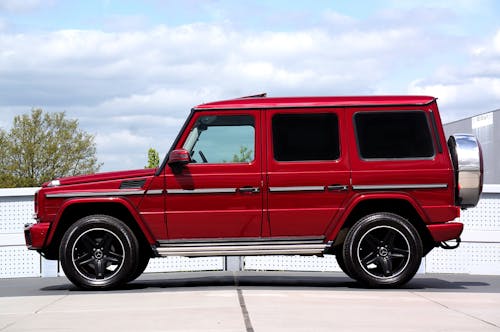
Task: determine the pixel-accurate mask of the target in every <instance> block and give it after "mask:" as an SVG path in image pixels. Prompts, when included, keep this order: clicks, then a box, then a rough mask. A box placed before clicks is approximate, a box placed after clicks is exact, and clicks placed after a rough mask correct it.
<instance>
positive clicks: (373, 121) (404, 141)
mask: <svg viewBox="0 0 500 332" xmlns="http://www.w3.org/2000/svg"><path fill="white" fill-rule="evenodd" d="M354 122H355V126H356V134H357V139H358V148H359V153H360V155H361V157H362V158H364V159H393V158H429V157H432V156H433V155H434V147H433V144H432V138H431V133H430V130H429V125H428V123H427V117H426V115H425V113H424V112H421V111H410V112H384V113H382V112H365V113H357V114H355V116H354Z"/></svg>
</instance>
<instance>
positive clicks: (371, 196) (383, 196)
mask: <svg viewBox="0 0 500 332" xmlns="http://www.w3.org/2000/svg"><path fill="white" fill-rule="evenodd" d="M374 200H399V201H406V202H407V203H409V204H410V205H411V206H412V207H413V208H414V209H415V211H416V212H417V214H418V215H419V216H420V218H421V219H422V220H423V221H424V223H426V224H427V223H428V221H429V217H428V216H427V214H426V213H425V211H424V210H423V209H422V207H421V206H420V205H419V204H418V203H417V201H416V200H415V199H413V198H412V197H411V196H409V195H407V194H405V193H401V192H375V193H360V194H357V195H355V196H353V197H352V198H351V199H350V200H349V201H348V202H347V204H346V207H345V208H344V209H343V211H342V212H341V213H339V214H338V215H337V218H335V219H334V221H333V222H332V223H331V224H330V226H329V227H328V229H327V230H326V238H327V240H328V241H333V240H334V239H335V238H336V237H337V235H338V233H339V232H340V230H341V229H342V227H344V224H345V222H346V221H347V219H348V218H349V216H350V215H351V213H352V211H353V210H354V209H355V208H356V207H357V206H358V205H359V204H360V203H363V202H367V201H374Z"/></svg>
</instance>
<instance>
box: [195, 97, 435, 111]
mask: <svg viewBox="0 0 500 332" xmlns="http://www.w3.org/2000/svg"><path fill="white" fill-rule="evenodd" d="M434 100H436V98H434V97H430V96H330V97H272V98H269V97H260V96H258V97H244V98H237V99H230V100H222V101H215V102H211V103H206V104H201V105H198V106H196V107H195V108H194V109H196V110H207V109H242V108H243V109H248V108H289V107H290V108H291V107H347V106H403V105H428V104H430V103H432V102H433V101H434Z"/></svg>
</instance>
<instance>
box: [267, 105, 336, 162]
mask: <svg viewBox="0 0 500 332" xmlns="http://www.w3.org/2000/svg"><path fill="white" fill-rule="evenodd" d="M272 130H273V147H274V148H273V150H274V159H275V160H277V161H310V160H336V159H338V158H339V156H340V146H339V129H338V118H337V115H336V114H332V113H321V114H276V115H275V116H274V117H273V119H272Z"/></svg>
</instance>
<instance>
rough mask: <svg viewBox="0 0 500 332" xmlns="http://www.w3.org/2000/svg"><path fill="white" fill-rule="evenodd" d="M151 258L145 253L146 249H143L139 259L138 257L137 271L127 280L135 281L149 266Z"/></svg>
mask: <svg viewBox="0 0 500 332" xmlns="http://www.w3.org/2000/svg"><path fill="white" fill-rule="evenodd" d="M149 259H150V257H149V256H147V255H146V253H144V251H141V253H140V256H139V259H138V263H137V265H136V267H135V271H134V272H132V273H131V274H130V275H129V276H128V278H127V282H131V281H134V280H135V279H137V278H138V277H139V276H140V275H141V274H142V273H143V272H144V270H145V269H146V267H147V266H148V263H149Z"/></svg>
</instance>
